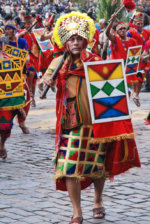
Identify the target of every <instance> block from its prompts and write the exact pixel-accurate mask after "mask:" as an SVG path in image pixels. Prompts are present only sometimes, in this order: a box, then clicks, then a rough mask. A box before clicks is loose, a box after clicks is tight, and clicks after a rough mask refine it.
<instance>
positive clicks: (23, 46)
mask: <svg viewBox="0 0 150 224" xmlns="http://www.w3.org/2000/svg"><path fill="white" fill-rule="evenodd" d="M8 44H9V45H11V46H13V47H17V43H16V41H15V42H14V41H9V42H8ZM18 48H20V49H23V50H28V44H27V41H26V39H24V38H21V37H19V38H18Z"/></svg>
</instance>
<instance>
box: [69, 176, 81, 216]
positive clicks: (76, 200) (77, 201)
mask: <svg viewBox="0 0 150 224" xmlns="http://www.w3.org/2000/svg"><path fill="white" fill-rule="evenodd" d="M66 186H67V191H68V193H69V197H70V200H71V202H72V206H73V217H74V218H75V217H82V210H81V188H80V182H79V181H78V180H77V179H76V178H66Z"/></svg>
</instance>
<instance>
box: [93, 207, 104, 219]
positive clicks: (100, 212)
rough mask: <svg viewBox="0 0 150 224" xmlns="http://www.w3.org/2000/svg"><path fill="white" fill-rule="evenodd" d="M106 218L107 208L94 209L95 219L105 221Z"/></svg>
mask: <svg viewBox="0 0 150 224" xmlns="http://www.w3.org/2000/svg"><path fill="white" fill-rule="evenodd" d="M104 216H105V208H104V207H99V208H94V209H93V217H94V219H103V218H104Z"/></svg>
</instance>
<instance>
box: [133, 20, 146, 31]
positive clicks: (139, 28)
mask: <svg viewBox="0 0 150 224" xmlns="http://www.w3.org/2000/svg"><path fill="white" fill-rule="evenodd" d="M134 24H135V25H136V26H137V30H138V31H139V32H141V31H142V29H143V26H144V22H143V21H135V22H134Z"/></svg>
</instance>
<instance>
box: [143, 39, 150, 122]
mask: <svg viewBox="0 0 150 224" xmlns="http://www.w3.org/2000/svg"><path fill="white" fill-rule="evenodd" d="M141 62H142V63H143V64H144V65H145V66H144V70H145V74H146V75H147V79H146V81H147V83H146V85H147V86H146V88H147V91H150V90H149V86H150V40H148V41H147V42H146V43H145V45H144V51H143V54H142V55H141ZM145 124H146V125H149V124H150V112H149V113H148V116H147V117H146V118H145Z"/></svg>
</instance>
